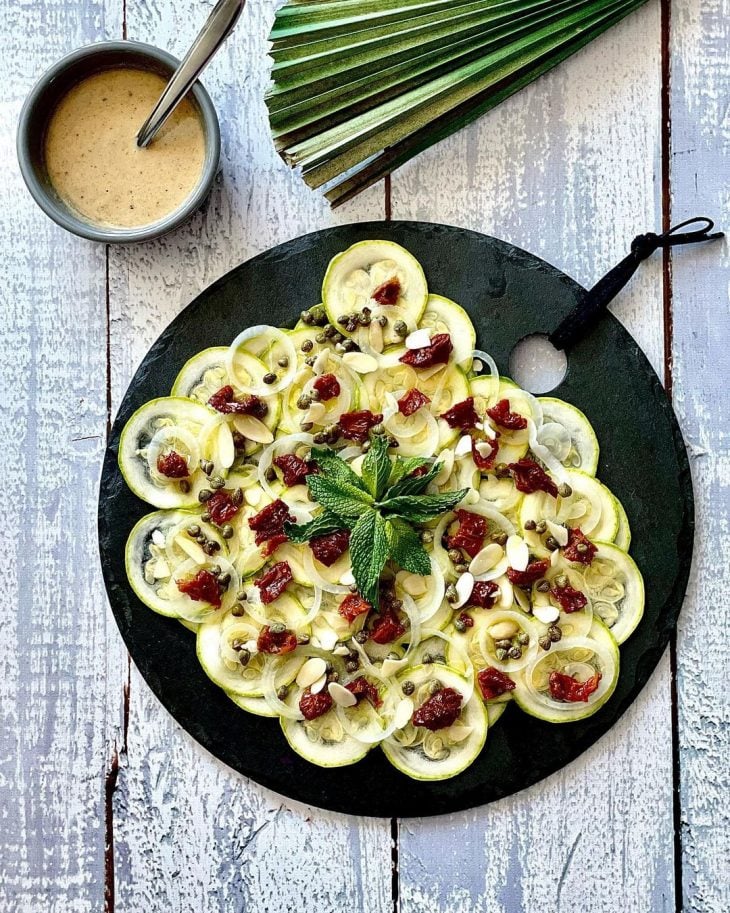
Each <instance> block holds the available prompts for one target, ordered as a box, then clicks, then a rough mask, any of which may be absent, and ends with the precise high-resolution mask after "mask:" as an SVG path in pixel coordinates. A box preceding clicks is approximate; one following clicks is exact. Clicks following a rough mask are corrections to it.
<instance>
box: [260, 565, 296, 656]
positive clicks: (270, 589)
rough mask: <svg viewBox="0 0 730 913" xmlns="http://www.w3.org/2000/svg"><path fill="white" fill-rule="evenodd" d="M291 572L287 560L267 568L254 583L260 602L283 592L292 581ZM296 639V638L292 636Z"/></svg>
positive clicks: (270, 599) (267, 600) (273, 598)
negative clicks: (259, 595)
mask: <svg viewBox="0 0 730 913" xmlns="http://www.w3.org/2000/svg"><path fill="white" fill-rule="evenodd" d="M292 579H293V578H292V572H291V568H290V567H289V562H288V561H277V563H276V564H274V565H273V566H272V567H271V568H269V570H268V571H267V572H266V573H265V574H264V575H263V576H261V577H259V578H258V579H257V580H254V583H255V584H256V586H257V587H258V588H259V592H260V593H261V602H263V603H264V604H266V605H268V604H269V603H270V602H273V601H274V600H275V599H278V598H279V596H281V594H282V593H283V592H284V590H285V589H286V588H287V587H288V586H289V584H290V583H291V581H292ZM294 639H295V640H296V638H294Z"/></svg>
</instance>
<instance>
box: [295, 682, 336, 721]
mask: <svg viewBox="0 0 730 913" xmlns="http://www.w3.org/2000/svg"><path fill="white" fill-rule="evenodd" d="M331 706H332V698H331V697H330V695H329V692H328V691H325V690H323V691H319V692H318V693H317V694H312V692H311V691H310V690H309V689H307V690H306V691H305V692H304V693H303V694H302V696H301V697H300V698H299V709H300V710H301V712H302V716H303V717H304V719H305V720H316V719H317V717H320V716H322V715H323V714H325V713H327V711H328V710H329V709H330V707H331Z"/></svg>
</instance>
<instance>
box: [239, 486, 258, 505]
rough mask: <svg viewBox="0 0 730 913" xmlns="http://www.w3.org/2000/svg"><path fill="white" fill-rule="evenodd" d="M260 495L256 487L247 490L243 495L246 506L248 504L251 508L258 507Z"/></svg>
mask: <svg viewBox="0 0 730 913" xmlns="http://www.w3.org/2000/svg"><path fill="white" fill-rule="evenodd" d="M261 495H262V491H261V489H260V488H257V487H256V486H254V487H253V488H247V489H246V491H244V493H243V497H244V500H245V501H246V504H250V505H251V507H258V505H259V504H260V503H261Z"/></svg>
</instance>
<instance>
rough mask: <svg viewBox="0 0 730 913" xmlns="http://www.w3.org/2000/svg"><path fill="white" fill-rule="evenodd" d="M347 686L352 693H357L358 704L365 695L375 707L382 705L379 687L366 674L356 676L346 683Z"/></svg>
mask: <svg viewBox="0 0 730 913" xmlns="http://www.w3.org/2000/svg"><path fill="white" fill-rule="evenodd" d="M345 688H347V690H348V691H350V692H352V694H354V695H355V697H356V698H357V702H358V704H359V703H360V701H361V700H362V699H363V698H364V697H366V698H367V699H368V700H369V701H370V703H371V704H372V705H373V707H380V705H381V704H382V703H383V700H382V698H381V697H380V692H379V691H378V689H377V688H376V687H375V685H374V684H373V683H372V682H369V681H368V680H367V679H366V678H365V676H364V675H361V676H360V677H359V678H356V679H355V681H353V682H348V683H347V684H346V685H345Z"/></svg>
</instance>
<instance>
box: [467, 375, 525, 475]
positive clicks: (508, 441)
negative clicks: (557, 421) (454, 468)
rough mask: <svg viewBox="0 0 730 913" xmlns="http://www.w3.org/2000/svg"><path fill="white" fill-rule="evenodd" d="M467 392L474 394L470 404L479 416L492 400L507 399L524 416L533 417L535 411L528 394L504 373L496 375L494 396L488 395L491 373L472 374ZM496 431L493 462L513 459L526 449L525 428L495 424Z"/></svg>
mask: <svg viewBox="0 0 730 913" xmlns="http://www.w3.org/2000/svg"><path fill="white" fill-rule="evenodd" d="M470 384H471V393H472V396H473V397H474V408H475V409H476V412H477V415H479V416H483V415H484V414H485V413H486V411H487V409H491V408H492V406H494V405H495V403H497V402H499V401H500V400H503V399H507V400H509V404H510V410H511V411H512V412H517V413H518V414H519V415H521V416H523V417H524V418H531V419H533V420H534V418H535V415H534V412H533V409H532V404H531V402H530V399H529V397H528V396H527V395H526V394H525V392H524V391H523V390H521V389H520V388H519V387H518V386H517V384H515V383H513V382H512V381H511V380H509V378H507V377H500V379H499V389H498V392H497V396H496V397H494V396H492V395H491V394H492V390H493V386H494V385H493V381H492V379H491V377H484V376H482V377H473V378H472V379H471V382H470ZM495 427H496V430H497V431H498V432H499V450H498V452H497V462H499V463H516V462H517V460H520V459H522V457H523V456H525V454H526V453H527V448H528V446H529V441H528V432H527V429H520V430H518V431H508V430H507V429H505V428H500V427H499V426H498V425H497V426H495Z"/></svg>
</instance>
